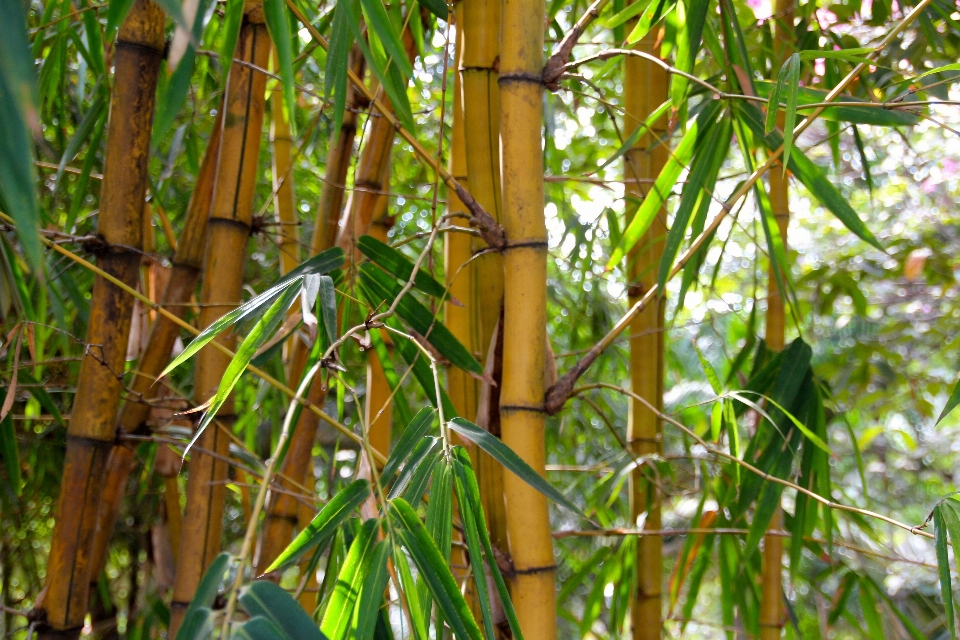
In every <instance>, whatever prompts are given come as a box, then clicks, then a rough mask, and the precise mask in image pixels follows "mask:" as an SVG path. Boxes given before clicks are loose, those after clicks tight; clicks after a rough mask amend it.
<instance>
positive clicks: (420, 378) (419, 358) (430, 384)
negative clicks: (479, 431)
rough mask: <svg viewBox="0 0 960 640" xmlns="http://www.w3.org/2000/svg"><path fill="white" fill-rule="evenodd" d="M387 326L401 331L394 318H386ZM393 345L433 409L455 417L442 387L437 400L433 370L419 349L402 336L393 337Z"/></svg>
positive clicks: (454, 412)
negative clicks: (440, 408)
mask: <svg viewBox="0 0 960 640" xmlns="http://www.w3.org/2000/svg"><path fill="white" fill-rule="evenodd" d="M387 326H390V327H393V328H394V329H397V330H402V327H401V325H400V323H399V322H398V321H397V320H396V319H395V318H387ZM393 343H394V345H395V346H396V349H397V351H399V352H400V357H401V358H403V361H404V362H406V363H407V364H408V365H409V366H410V368H411V369H412V370H413V377H414V379H416V381H417V383H418V384H419V385H420V388H421V389H422V390H423V393H424V394H425V395H426V396H427V398H428V399H429V400H430V403H431V404H432V405H433V406H434V407H440V406H442V407H443V415H445V416H447V417H453V416H455V415H457V410H456V408H455V407H454V406H453V402H451V400H450V396H449V395H448V394H447V390H446V389H445V388H444V387H443V386H441V387H440V397H439V398H437V385H436V381H435V380H434V377H433V370H432V369H431V368H430V364H429V363H428V362H427V359H426V358H425V357H424V356H423V354H422V353H421V352H420V349H419V347H417V346H416V345H415V344H413V342H412V341H410V340H408V339H406V338H404V337H402V336H394V339H393ZM441 403H442V404H441Z"/></svg>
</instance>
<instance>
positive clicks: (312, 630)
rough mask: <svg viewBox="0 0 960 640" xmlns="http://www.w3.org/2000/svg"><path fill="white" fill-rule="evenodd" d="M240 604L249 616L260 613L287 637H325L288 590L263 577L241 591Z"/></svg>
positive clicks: (299, 639) (318, 639) (304, 639)
mask: <svg viewBox="0 0 960 640" xmlns="http://www.w3.org/2000/svg"><path fill="white" fill-rule="evenodd" d="M239 600H240V604H241V605H243V609H244V610H245V611H246V612H247V614H249V615H250V616H251V617H256V616H262V617H263V618H265V619H266V620H267V621H269V622H270V623H271V624H272V625H273V627H274V628H275V629H276V630H278V631H280V633H282V634H283V636H282V637H283V638H286V640H327V639H326V636H324V634H323V633H321V632H320V630H319V629H317V624H316V623H315V622H314V621H313V618H311V617H310V616H309V615H308V614H307V612H306V611H304V610H303V607H301V606H300V604H299V603H298V602H297V601H296V600H294V599H293V598H292V597H291V596H290V594H289V593H287V592H286V591H284V590H283V589H281V588H280V587H279V586H277V585H275V584H273V583H272V582H268V581H266V580H256V581H254V582H252V583H250V584H249V585H247V586H246V587H245V588H244V589H243V592H242V593H241V594H240V598H239Z"/></svg>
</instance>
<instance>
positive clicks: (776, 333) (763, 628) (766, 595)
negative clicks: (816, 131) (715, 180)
mask: <svg viewBox="0 0 960 640" xmlns="http://www.w3.org/2000/svg"><path fill="white" fill-rule="evenodd" d="M776 8H777V11H776V16H777V19H776V21H775V22H774V31H775V33H774V68H775V69H779V67H780V63H781V62H782V61H783V60H784V59H786V57H787V56H788V55H789V54H790V50H789V49H790V47H791V46H792V45H791V43H792V41H793V16H794V8H795V6H794V0H777V2H776ZM769 108H773V107H772V106H771V107H769ZM783 122H784V120H783V114H782V113H780V114H778V117H777V123H778V126H780V127H781V129H782V128H783ZM768 176H769V180H770V206H771V207H772V209H773V215H774V218H775V219H776V221H777V228H778V229H779V230H780V238H781V239H782V240H783V245H784V247H786V245H787V228H788V227H789V224H790V184H789V179H788V176H786V175H784V173H783V168H782V166H781V165H780V164H778V165H777V166H776V167H774V168H773V169H771V170H770V173H769V174H768ZM770 259H771V260H773V259H774V258H773V256H771V257H770ZM766 323H767V327H766V343H767V348H769V349H770V350H771V351H773V352H777V351H782V350H783V346H784V337H785V333H786V313H785V311H784V304H783V297H782V296H781V295H780V288H779V286H778V285H777V277H776V274H775V273H774V270H773V264H771V265H770V269H769V274H768V284H767V319H766ZM782 527H783V511H782V510H781V509H777V511H776V513H774V515H773V518H772V519H771V520H770V528H771V529H772V530H780V529H781V528H782ZM761 565H762V568H761V574H760V640H778V639H779V638H780V637H781V636H782V635H783V623H784V618H783V604H782V600H783V538H781V537H780V536H764V539H763V556H762V561H761Z"/></svg>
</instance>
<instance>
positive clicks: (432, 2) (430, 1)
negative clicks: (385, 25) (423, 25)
mask: <svg viewBox="0 0 960 640" xmlns="http://www.w3.org/2000/svg"><path fill="white" fill-rule="evenodd" d="M419 4H420V5H422V6H424V7H426V8H427V10H428V11H429V12H430V13H432V14H433V15H435V16H437V17H438V18H440V19H441V20H446V19H447V3H446V2H444V1H443V0H419ZM410 22H411V26H412V25H413V23H414V22H417V21H416V20H411V21H410Z"/></svg>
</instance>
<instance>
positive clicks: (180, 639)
mask: <svg viewBox="0 0 960 640" xmlns="http://www.w3.org/2000/svg"><path fill="white" fill-rule="evenodd" d="M229 564H230V554H229V553H226V552H224V553H221V554H220V555H218V556H217V557H216V558H215V559H214V561H213V562H211V563H210V567H209V568H208V569H207V571H206V573H204V574H203V578H202V579H201V580H200V584H199V585H198V586H197V590H196V592H194V595H193V600H191V601H190V605H189V606H188V607H187V612H186V613H185V614H184V616H183V620H184V622H183V625H181V627H180V630H179V631H178V632H177V640H193V639H196V640H200V639H201V638H203V639H204V640H205V639H206V638H207V637H208V636H209V631H207V632H206V633H202V631H203V630H204V629H206V628H207V625H208V624H209V625H210V627H211V628H212V626H213V619H212V616H211V617H210V618H209V619H208V613H204V611H206V612H209V611H210V607H211V606H212V605H213V601H214V599H216V597H217V592H218V591H219V590H220V583H221V582H223V574H225V573H226V572H227V567H228V566H229ZM188 621H191V622H190V623H189V624H188Z"/></svg>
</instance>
